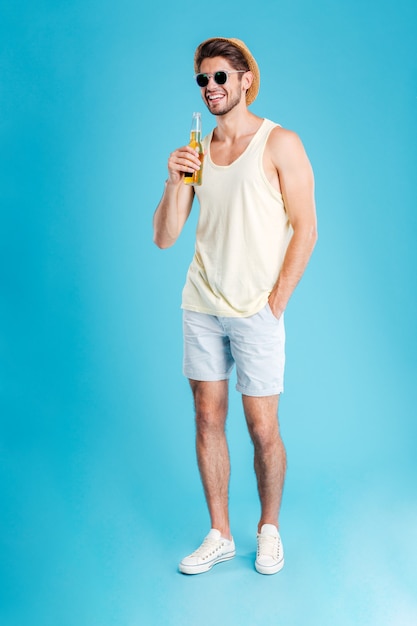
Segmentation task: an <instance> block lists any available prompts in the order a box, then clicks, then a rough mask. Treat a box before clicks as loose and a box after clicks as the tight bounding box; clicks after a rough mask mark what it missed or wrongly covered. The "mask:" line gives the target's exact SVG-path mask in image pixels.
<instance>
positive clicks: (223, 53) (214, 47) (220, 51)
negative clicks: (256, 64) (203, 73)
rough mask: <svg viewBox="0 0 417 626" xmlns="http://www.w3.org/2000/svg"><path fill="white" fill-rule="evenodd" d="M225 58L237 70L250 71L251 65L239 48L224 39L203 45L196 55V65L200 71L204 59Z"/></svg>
mask: <svg viewBox="0 0 417 626" xmlns="http://www.w3.org/2000/svg"><path fill="white" fill-rule="evenodd" d="M214 57H223V58H224V59H227V60H228V61H229V63H230V65H231V66H232V67H233V69H235V70H245V71H246V72H248V71H249V65H248V62H247V61H246V59H245V57H244V55H243V54H242V53H241V51H240V50H239V48H236V46H234V45H233V44H231V43H229V42H228V41H224V40H222V39H214V40H211V41H208V42H207V43H202V44H200V46H199V47H198V48H197V51H196V53H195V65H196V67H197V68H198V71H200V65H201V63H202V61H203V59H212V58H214Z"/></svg>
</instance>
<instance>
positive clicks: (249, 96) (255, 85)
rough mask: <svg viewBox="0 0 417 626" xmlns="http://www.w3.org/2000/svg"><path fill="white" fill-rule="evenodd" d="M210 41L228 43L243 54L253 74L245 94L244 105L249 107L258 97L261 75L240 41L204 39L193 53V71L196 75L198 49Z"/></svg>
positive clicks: (246, 48) (221, 38)
mask: <svg viewBox="0 0 417 626" xmlns="http://www.w3.org/2000/svg"><path fill="white" fill-rule="evenodd" d="M210 41H228V42H229V43H231V44H232V45H233V46H235V48H237V49H238V50H239V51H240V52H241V53H242V54H243V56H244V57H245V59H246V62H247V64H248V67H249V70H250V71H251V72H252V74H253V81H252V85H251V86H250V87H249V89H248V90H247V92H246V104H247V105H248V106H249V105H250V104H252V102H253V101H254V100H255V98H256V96H257V95H258V91H259V84H260V82H261V75H260V73H259V67H258V64H257V62H256V61H255V59H254V57H253V56H252V54H251V53H250V51H249V48H248V47H247V46H246V45H245V44H244V43H243V41H241V40H240V39H235V38H229V37H211V38H210V39H206V40H205V41H203V43H201V44H200V45H199V46H198V48H197V50H196V52H195V55H194V71H195V72H196V73H197V72H198V71H199V68H198V67H197V62H196V61H197V56H198V53H199V51H200V49H201V48H202V47H203V46H204V45H205V44H206V43H209V42H210Z"/></svg>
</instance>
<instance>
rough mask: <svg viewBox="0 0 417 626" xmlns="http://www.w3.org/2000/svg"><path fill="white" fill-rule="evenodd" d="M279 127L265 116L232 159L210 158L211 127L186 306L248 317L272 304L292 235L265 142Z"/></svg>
mask: <svg viewBox="0 0 417 626" xmlns="http://www.w3.org/2000/svg"><path fill="white" fill-rule="evenodd" d="M276 126H278V125H277V124H275V123H274V122H271V121H270V120H267V119H264V120H263V122H262V124H261V126H260V127H259V129H258V130H257V132H256V133H255V135H254V136H253V137H252V139H251V141H250V143H249V145H248V146H247V147H246V149H245V151H244V152H243V153H242V154H241V155H240V156H239V157H238V158H237V159H236V160H235V161H233V163H231V164H230V165H216V164H215V163H213V161H212V160H211V158H210V143H211V139H212V135H213V131H212V132H211V133H210V134H209V135H207V136H206V137H205V138H204V141H203V144H204V149H205V152H206V156H205V162H204V170H203V184H202V185H201V186H200V187H195V191H196V194H197V197H198V200H199V203H200V216H199V220H198V225H197V233H196V245H195V254H194V258H193V260H192V262H191V265H190V267H189V270H188V274H187V280H186V283H185V286H184V289H183V293H182V308H183V309H189V310H191V311H198V312H200V313H208V314H210V315H218V316H225V317H248V316H249V315H254V314H255V313H257V312H258V311H260V310H261V309H262V308H263V307H264V306H265V304H266V303H267V300H268V296H269V293H270V292H271V289H272V287H273V286H274V284H275V282H276V280H277V278H278V275H279V272H280V270H281V266H282V262H283V259H284V255H285V252H286V249H287V246H288V242H289V240H290V238H291V235H292V229H291V225H290V223H289V220H288V216H287V213H286V211H285V207H284V202H283V199H282V196H281V194H280V193H279V192H278V191H277V190H276V189H275V188H274V187H273V186H272V185H271V183H270V182H269V181H268V179H267V177H266V175H265V172H264V168H263V164H262V158H263V154H264V149H265V144H266V142H267V140H268V137H269V134H270V132H271V130H272V129H273V128H275V127H276Z"/></svg>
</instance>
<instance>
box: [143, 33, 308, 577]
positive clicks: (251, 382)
mask: <svg viewBox="0 0 417 626" xmlns="http://www.w3.org/2000/svg"><path fill="white" fill-rule="evenodd" d="M194 66H195V71H196V80H197V84H198V86H199V88H200V90H201V97H202V99H203V101H204V103H205V104H206V106H207V108H208V110H209V111H210V113H212V114H213V115H215V117H216V124H217V125H216V127H215V128H214V130H213V131H212V132H211V133H210V134H209V135H208V136H207V137H205V139H204V142H203V144H204V150H205V159H204V167H203V183H202V185H201V186H200V187H192V186H190V185H185V184H184V182H183V178H184V173H185V172H188V173H193V172H194V171H196V170H198V169H199V168H200V161H199V158H198V153H197V152H196V151H195V150H193V149H192V148H191V147H189V146H183V147H181V148H179V149H178V150H174V152H172V154H171V155H170V157H169V159H168V179H167V181H166V184H165V191H164V194H163V196H162V199H161V201H160V203H159V205H158V207H157V209H156V211H155V215H154V241H155V243H156V245H157V246H159V247H160V248H167V247H169V246H172V245H173V244H174V243H175V241H176V240H177V238H178V236H179V235H180V233H181V230H182V228H183V226H184V224H185V222H186V220H187V218H188V216H189V214H190V211H191V208H192V204H193V199H194V193H196V194H197V196H198V200H199V203H200V217H199V222H198V227H197V234H196V248H195V254H194V258H193V260H192V262H191V265H190V268H189V270H188V274H187V280H186V284H185V287H184V290H183V296H182V308H183V329H184V374H185V376H187V378H188V379H189V381H190V385H191V389H192V392H193V396H194V404H195V414H196V448H197V460H198V466H199V470H200V474H201V479H202V483H203V487H204V492H205V496H206V500H207V505H208V509H209V514H210V520H211V530H210V532H209V534H208V535H207V536H206V538H205V539H204V541H203V543H202V545H201V546H200V547H199V548H198V549H197V550H196V551H195V552H193V553H192V554H190V555H189V556H187V557H185V558H184V559H183V560H182V561H181V563H180V565H179V569H180V571H181V572H183V573H185V574H199V573H202V572H206V571H208V570H209V569H211V567H212V566H213V565H215V564H216V563H219V562H221V561H226V560H228V559H231V558H232V557H233V556H234V555H235V545H234V542H233V538H232V535H231V531H230V526H229V513H228V486H229V475H230V463H229V454H228V447H227V441H226V436H225V422H226V416H227V406H228V379H229V377H230V374H231V371H232V369H233V367H234V366H236V373H237V387H236V388H237V390H238V391H239V392H240V393H241V394H242V401H243V408H244V413H245V417H246V422H247V426H248V429H249V433H250V436H251V438H252V441H253V444H254V465H255V473H256V477H257V483H258V492H259V498H260V503H261V517H260V520H259V524H258V532H257V541H258V550H257V556H256V561H255V568H256V570H257V571H258V572H260V573H262V574H274V573H276V572H278V571H279V570H280V569H282V567H283V565H284V552H283V547H282V543H281V538H280V534H279V530H278V529H279V524H278V515H279V509H280V504H281V496H282V490H283V484H284V477H285V471H286V453H285V448H284V445H283V442H282V440H281V437H280V432H279V426H278V401H279V395H280V393H281V392H282V391H283V376H284V361H285V354H284V343H285V331H284V310H285V308H286V306H287V303H288V300H289V298H290V296H291V294H292V293H293V291H294V289H295V287H296V285H297V283H298V281H299V280H300V278H301V276H302V274H303V272H304V270H305V268H306V266H307V263H308V261H309V258H310V255H311V253H312V251H313V248H314V245H315V242H316V239H317V229H316V212H315V203H314V182H313V173H312V168H311V165H310V162H309V160H308V158H307V155H306V153H305V150H304V148H303V145H302V143H301V141H300V139H299V137H298V136H297V135H296V134H295V133H293V132H291V131H289V130H286V129H284V128H282V127H281V126H279V125H278V124H275V123H273V122H271V121H269V120H267V119H263V118H260V117H257V116H256V115H254V114H252V113H251V112H250V111H249V109H248V106H249V105H250V104H251V103H252V102H253V101H254V100H255V98H256V96H257V93H258V90H259V81H260V76H259V69H258V65H257V63H256V61H255V59H254V57H253V56H252V54H251V52H250V51H249V50H248V48H247V47H246V45H245V44H244V43H243V42H242V41H240V40H238V39H228V38H222V37H220V38H212V39H208V40H206V41H204V42H203V43H202V44H200V46H198V48H197V51H196V53H195V58H194Z"/></svg>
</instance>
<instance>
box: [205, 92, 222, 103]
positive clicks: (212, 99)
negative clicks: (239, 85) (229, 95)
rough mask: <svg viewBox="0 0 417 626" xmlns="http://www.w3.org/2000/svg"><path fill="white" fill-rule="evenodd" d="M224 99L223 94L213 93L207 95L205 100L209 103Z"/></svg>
mask: <svg viewBox="0 0 417 626" xmlns="http://www.w3.org/2000/svg"><path fill="white" fill-rule="evenodd" d="M223 98H224V93H213V94H208V95H207V100H208V101H209V102H218V101H219V100H222V99H223Z"/></svg>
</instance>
